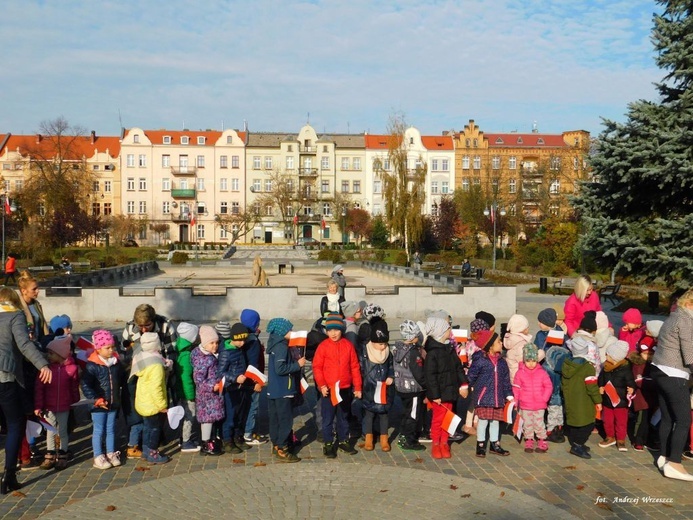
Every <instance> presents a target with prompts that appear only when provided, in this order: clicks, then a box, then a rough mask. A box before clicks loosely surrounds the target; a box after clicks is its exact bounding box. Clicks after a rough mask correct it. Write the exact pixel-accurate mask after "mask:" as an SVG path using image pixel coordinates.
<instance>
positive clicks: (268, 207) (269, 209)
mask: <svg viewBox="0 0 693 520" xmlns="http://www.w3.org/2000/svg"><path fill="white" fill-rule="evenodd" d="M272 213H273V207H272V204H267V205H266V206H265V216H266V217H271V216H272Z"/></svg>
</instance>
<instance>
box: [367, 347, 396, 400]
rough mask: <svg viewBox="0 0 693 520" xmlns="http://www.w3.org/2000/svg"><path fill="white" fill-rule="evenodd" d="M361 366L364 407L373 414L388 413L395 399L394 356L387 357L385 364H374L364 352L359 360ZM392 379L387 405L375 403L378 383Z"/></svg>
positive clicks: (388, 390) (388, 388)
mask: <svg viewBox="0 0 693 520" xmlns="http://www.w3.org/2000/svg"><path fill="white" fill-rule="evenodd" d="M359 361H360V364H361V377H362V378H363V394H362V400H363V407H364V408H365V409H366V410H368V411H369V412H373V413H387V412H388V411H389V410H390V408H391V407H392V401H394V399H395V383H394V379H395V368H394V365H393V361H392V354H390V355H389V356H387V360H386V361H385V363H380V364H378V363H373V362H372V361H371V360H370V359H368V354H367V352H366V351H365V350H364V353H363V355H362V356H361V358H360V359H359ZM388 377H391V378H392V379H393V381H392V384H391V385H390V386H388V387H387V396H386V403H385V404H378V403H376V402H375V388H376V386H377V384H378V381H381V382H383V383H385V380H386V379H387V378H388Z"/></svg>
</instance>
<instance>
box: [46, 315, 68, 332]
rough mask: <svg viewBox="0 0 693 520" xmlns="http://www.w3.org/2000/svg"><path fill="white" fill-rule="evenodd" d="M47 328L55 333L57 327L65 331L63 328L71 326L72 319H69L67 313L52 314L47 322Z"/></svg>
mask: <svg viewBox="0 0 693 520" xmlns="http://www.w3.org/2000/svg"><path fill="white" fill-rule="evenodd" d="M48 328H49V329H50V330H51V332H52V333H53V334H55V333H57V332H58V329H62V330H63V332H65V329H71V328H72V320H70V317H69V316H68V315H67V314H61V315H60V316H54V317H53V318H52V319H51V321H50V323H49V324H48Z"/></svg>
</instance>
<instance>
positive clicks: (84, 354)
mask: <svg viewBox="0 0 693 520" xmlns="http://www.w3.org/2000/svg"><path fill="white" fill-rule="evenodd" d="M75 345H77V349H76V350H75V356H76V357H77V364H78V365H79V366H80V367H82V369H84V368H86V366H87V359H89V356H91V353H92V352H94V344H93V343H92V342H91V341H89V340H88V339H87V338H84V337H82V336H78V337H77V341H76V342H75Z"/></svg>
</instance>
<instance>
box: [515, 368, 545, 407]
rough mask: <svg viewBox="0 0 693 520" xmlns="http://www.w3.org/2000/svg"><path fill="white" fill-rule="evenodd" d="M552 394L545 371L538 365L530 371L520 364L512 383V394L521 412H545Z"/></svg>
mask: <svg viewBox="0 0 693 520" xmlns="http://www.w3.org/2000/svg"><path fill="white" fill-rule="evenodd" d="M552 393H553V384H552V383H551V379H550V378H549V374H547V373H546V370H544V369H543V368H542V367H541V366H539V365H537V366H536V367H535V368H534V370H530V369H528V368H527V367H526V366H525V364H524V363H520V367H519V368H518V370H517V374H515V381H513V394H514V395H515V402H516V403H517V406H518V407H519V408H520V409H521V410H546V406H547V405H548V403H549V399H550V398H551V394H552Z"/></svg>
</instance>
